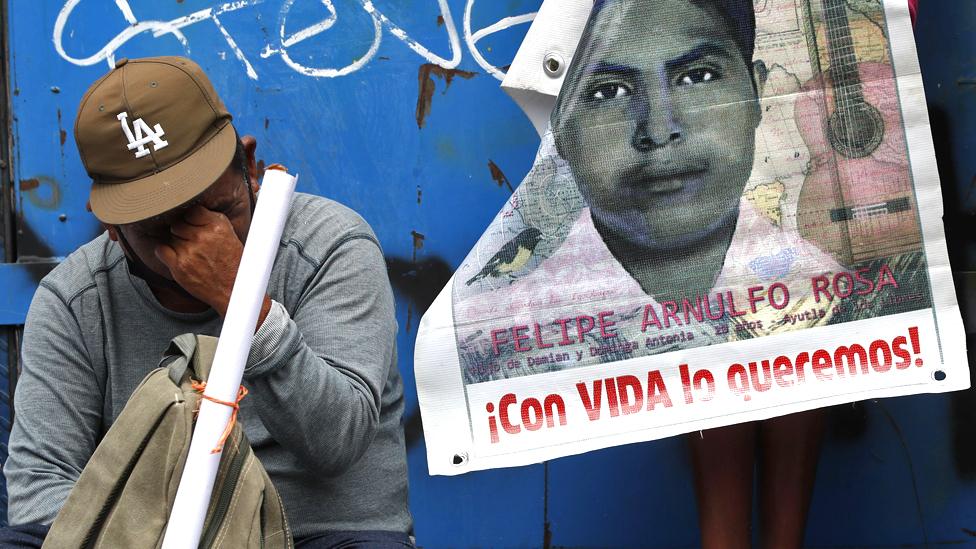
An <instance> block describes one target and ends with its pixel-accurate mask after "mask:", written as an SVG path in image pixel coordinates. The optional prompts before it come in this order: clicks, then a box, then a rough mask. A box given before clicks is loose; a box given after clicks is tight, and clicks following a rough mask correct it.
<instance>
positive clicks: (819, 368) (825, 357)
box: [813, 349, 834, 381]
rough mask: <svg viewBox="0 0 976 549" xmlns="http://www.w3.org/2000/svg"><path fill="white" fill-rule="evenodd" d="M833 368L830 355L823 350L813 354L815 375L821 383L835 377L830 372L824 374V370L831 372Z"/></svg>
mask: <svg viewBox="0 0 976 549" xmlns="http://www.w3.org/2000/svg"><path fill="white" fill-rule="evenodd" d="M832 367H833V364H831V362H830V353H828V352H827V351H825V350H823V349H817V350H816V351H814V352H813V375H815V376H817V379H818V380H820V381H829V380H830V379H831V378H833V377H834V376H832V375H830V372H824V370H829V369H830V368H832Z"/></svg>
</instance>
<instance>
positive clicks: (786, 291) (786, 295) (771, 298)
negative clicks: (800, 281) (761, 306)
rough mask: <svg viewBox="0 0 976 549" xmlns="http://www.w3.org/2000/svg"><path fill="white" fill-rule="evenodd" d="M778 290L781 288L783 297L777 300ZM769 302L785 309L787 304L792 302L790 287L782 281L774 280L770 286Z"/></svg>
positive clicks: (776, 307) (778, 308) (775, 307)
mask: <svg viewBox="0 0 976 549" xmlns="http://www.w3.org/2000/svg"><path fill="white" fill-rule="evenodd" d="M776 290H779V291H780V292H782V294H783V299H782V300H780V301H777V299H776ZM769 304H770V305H772V306H773V308H774V309H776V310H777V311H778V310H781V309H785V308H786V306H787V305H789V304H790V289H789V288H788V287H787V286H786V284H783V283H782V282H774V283H773V284H772V285H771V286H770V287H769Z"/></svg>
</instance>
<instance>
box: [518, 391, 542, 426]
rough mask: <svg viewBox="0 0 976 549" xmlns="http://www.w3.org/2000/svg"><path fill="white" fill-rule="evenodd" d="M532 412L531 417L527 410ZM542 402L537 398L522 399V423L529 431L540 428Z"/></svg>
mask: <svg viewBox="0 0 976 549" xmlns="http://www.w3.org/2000/svg"><path fill="white" fill-rule="evenodd" d="M530 411H531V412H532V414H531V416H532V417H531V419H530V417H529V412H530ZM542 419H543V418H542V404H540V403H539V400H538V399H535V398H527V399H525V400H523V401H522V424H523V425H525V428H526V429H528V430H529V431H538V430H539V429H541V428H542Z"/></svg>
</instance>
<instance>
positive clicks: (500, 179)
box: [488, 158, 515, 193]
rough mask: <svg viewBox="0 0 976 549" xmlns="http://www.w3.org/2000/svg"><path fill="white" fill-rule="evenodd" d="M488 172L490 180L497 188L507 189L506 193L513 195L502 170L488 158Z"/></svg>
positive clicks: (510, 185)
mask: <svg viewBox="0 0 976 549" xmlns="http://www.w3.org/2000/svg"><path fill="white" fill-rule="evenodd" d="M488 170H490V171H491V178H492V179H494V180H495V183H498V187H499V188H501V187H502V186H505V187H508V192H510V193H513V192H515V189H513V188H512V184H511V183H510V182H509V181H508V177H507V176H506V175H505V173H504V172H502V169H501V168H499V167H498V164H495V163H494V162H493V161H492V160H491V159H490V158H489V159H488Z"/></svg>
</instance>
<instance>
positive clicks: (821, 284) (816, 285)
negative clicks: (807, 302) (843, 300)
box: [810, 275, 834, 303]
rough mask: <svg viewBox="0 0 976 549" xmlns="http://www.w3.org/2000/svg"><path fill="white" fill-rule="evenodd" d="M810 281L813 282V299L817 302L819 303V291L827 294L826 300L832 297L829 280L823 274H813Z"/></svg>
mask: <svg viewBox="0 0 976 549" xmlns="http://www.w3.org/2000/svg"><path fill="white" fill-rule="evenodd" d="M810 282H811V283H812V284H813V299H814V300H815V301H816V302H817V303H820V292H823V293H825V294H826V295H827V301H832V300H833V299H834V298H833V297H831V295H830V289H829V288H830V280H828V279H827V277H826V276H825V275H820V276H815V277H813V278H811V279H810Z"/></svg>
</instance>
